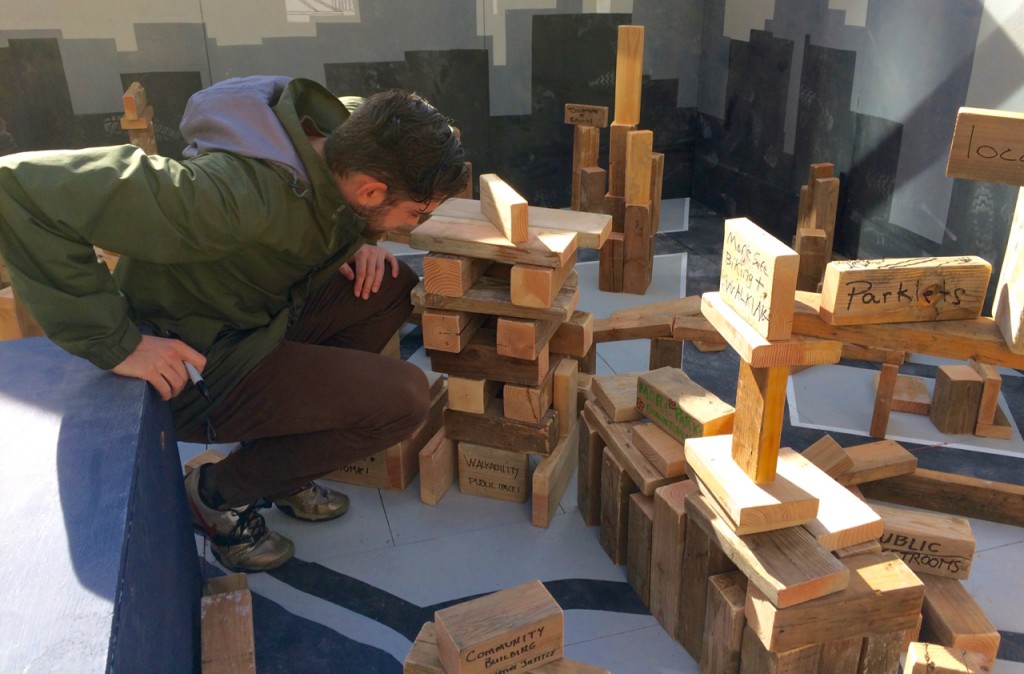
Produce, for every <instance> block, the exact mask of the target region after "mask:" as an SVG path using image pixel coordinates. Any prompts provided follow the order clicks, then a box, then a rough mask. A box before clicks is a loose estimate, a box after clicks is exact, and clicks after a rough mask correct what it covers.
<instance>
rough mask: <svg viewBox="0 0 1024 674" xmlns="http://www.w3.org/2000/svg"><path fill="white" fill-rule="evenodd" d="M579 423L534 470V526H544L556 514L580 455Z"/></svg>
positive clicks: (531, 511)
mask: <svg viewBox="0 0 1024 674" xmlns="http://www.w3.org/2000/svg"><path fill="white" fill-rule="evenodd" d="M579 444H580V424H579V423H574V424H573V425H572V429H571V430H570V431H569V432H568V433H567V434H565V435H564V436H562V437H561V438H560V439H559V440H558V444H557V445H555V448H554V449H553V450H551V454H549V455H548V456H546V457H544V458H543V459H541V461H540V463H538V464H537V467H536V468H535V469H534V470H533V498H532V499H531V503H530V522H531V523H532V524H533V526H535V527H543V528H545V529H546V528H547V527H548V525H550V524H551V519H552V518H553V517H554V516H555V511H556V510H557V509H558V504H559V502H561V500H562V496H563V495H564V494H565V489H566V487H568V486H569V480H570V478H572V475H573V472H574V471H575V470H576V465H577V463H578V458H579V451H578V448H579Z"/></svg>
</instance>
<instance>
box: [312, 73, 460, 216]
mask: <svg viewBox="0 0 1024 674" xmlns="http://www.w3.org/2000/svg"><path fill="white" fill-rule="evenodd" d="M324 156H325V158H326V159H327V165H328V166H329V167H330V168H331V171H333V172H334V173H335V175H338V176H344V175H345V174H346V173H349V172H359V173H365V174H366V175H368V176H371V177H373V178H376V179H377V180H380V181H381V182H382V183H384V184H385V185H387V186H388V197H389V201H395V200H399V199H409V200H411V201H417V202H420V203H424V204H425V203H427V202H429V201H432V200H434V199H440V200H444V199H447V198H448V197H451V196H453V195H455V194H458V193H459V192H461V191H462V190H463V188H464V187H465V185H466V182H467V180H468V179H469V176H468V170H467V169H466V164H465V161H466V158H465V152H464V151H463V149H462V143H460V142H459V139H458V138H456V136H455V132H454V131H453V129H452V127H451V124H450V123H449V121H448V119H447V118H445V117H444V116H443V115H442V114H441V113H439V112H438V111H437V110H436V109H435V108H434V106H432V105H431V104H430V103H428V102H427V101H426V100H425V99H423V98H421V97H420V96H418V95H416V94H414V93H408V92H405V91H400V90H397V89H392V90H390V91H385V92H382V93H379V94H374V95H373V96H370V97H369V98H367V99H366V101H365V102H364V103H363V104H362V105H360V106H359V107H358V108H356V109H355V110H354V111H353V112H352V115H351V116H350V117H349V118H348V119H346V120H345V121H344V122H343V123H342V124H341V125H340V126H338V128H336V129H335V130H334V131H332V132H331V135H330V136H328V137H327V141H326V143H325V144H324Z"/></svg>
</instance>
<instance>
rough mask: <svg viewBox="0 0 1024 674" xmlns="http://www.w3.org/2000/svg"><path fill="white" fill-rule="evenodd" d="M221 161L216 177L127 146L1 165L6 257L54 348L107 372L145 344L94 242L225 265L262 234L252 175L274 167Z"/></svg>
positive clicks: (0, 221) (155, 258)
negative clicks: (221, 258) (223, 259)
mask: <svg viewBox="0 0 1024 674" xmlns="http://www.w3.org/2000/svg"><path fill="white" fill-rule="evenodd" d="M213 161H214V162H219V163H218V164H217V170H207V169H208V167H209V166H210V163H209V162H203V161H198V160H197V161H195V162H186V163H182V162H176V161H174V160H171V159H167V158H165V157H160V156H156V155H146V154H145V153H143V152H142V151H141V150H138V149H137V148H134V147H133V146H130V145H124V146H117V147H106V148H89V149H85V150H74V151H61V152H31V153H23V154H17V155H9V156H7V157H2V158H0V254H2V255H3V257H4V260H5V262H6V263H7V266H8V267H9V269H10V273H11V282H12V284H13V285H14V289H15V291H16V293H17V295H18V298H19V300H21V301H22V302H24V303H25V305H26V306H27V307H28V308H29V309H30V310H31V312H32V314H33V315H34V317H35V319H36V320H37V321H38V322H39V324H40V325H41V326H42V328H43V329H44V330H45V331H46V334H47V335H48V336H49V337H50V338H51V339H53V341H54V342H56V343H57V344H59V345H60V346H61V347H63V348H64V349H65V350H67V351H69V352H70V353H73V354H75V355H77V356H81V357H83V358H86V359H88V360H90V361H91V362H93V363H94V364H95V365H97V366H98V367H101V368H104V369H110V368H112V367H114V366H115V365H117V364H118V363H120V362H121V361H122V360H124V359H125V358H126V357H127V356H128V355H130V354H131V353H132V351H134V349H135V347H136V346H137V345H138V343H139V341H140V339H141V337H140V335H139V332H138V330H137V329H136V327H135V325H134V324H133V323H132V322H131V320H130V319H129V307H128V304H127V302H126V301H125V299H124V297H123V296H122V295H121V293H119V292H118V289H117V286H116V284H115V282H114V280H113V279H112V278H111V276H110V274H109V272H108V271H107V269H106V266H105V265H104V264H102V263H100V262H97V260H96V255H95V253H94V251H93V245H96V246H99V247H101V248H105V249H108V250H111V251H113V252H116V253H119V254H121V255H128V256H130V257H137V258H139V259H143V260H149V261H152V262H162V263H174V262H186V261H204V260H211V259H217V258H218V257H219V256H222V255H225V254H227V253H228V252H230V251H232V250H237V248H238V247H239V246H242V245H245V242H246V241H247V240H250V239H251V238H252V237H255V236H258V234H259V230H260V228H262V227H265V226H266V222H267V220H268V218H267V216H266V214H265V213H266V211H265V209H263V207H262V204H263V199H262V194H263V192H262V191H261V189H260V179H261V176H259V175H255V174H254V172H256V173H258V172H259V171H260V170H265V171H268V172H272V171H273V169H270V168H262V169H261V168H260V167H259V166H253V164H252V163H251V162H250V163H249V164H246V163H244V162H231V157H230V156H221V157H219V158H215V159H214V160H213ZM225 169H226V170H225ZM250 188H253V189H250Z"/></svg>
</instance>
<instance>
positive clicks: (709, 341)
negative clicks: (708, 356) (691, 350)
mask: <svg viewBox="0 0 1024 674" xmlns="http://www.w3.org/2000/svg"><path fill="white" fill-rule="evenodd" d="M672 339H674V340H676V341H687V342H696V346H697V348H698V349H701V347H702V346H703V347H704V348H707V347H721V349H724V348H725V346H726V344H725V340H724V339H722V336H721V335H720V334H718V330H715V328H714V326H713V325H711V321H709V320H708V319H706V318H704V317H703V316H674V317H673V318H672ZM701 350H704V349H701Z"/></svg>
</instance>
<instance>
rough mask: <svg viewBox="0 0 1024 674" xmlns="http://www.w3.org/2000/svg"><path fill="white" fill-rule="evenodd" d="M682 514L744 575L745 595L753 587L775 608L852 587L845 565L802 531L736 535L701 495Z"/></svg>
mask: <svg viewBox="0 0 1024 674" xmlns="http://www.w3.org/2000/svg"><path fill="white" fill-rule="evenodd" d="M686 514H687V516H688V517H689V518H690V524H691V526H692V525H694V524H696V525H697V526H699V527H700V528H701V529H703V530H704V533H705V534H707V535H708V537H709V538H710V539H711V540H712V541H714V542H715V543H716V544H717V545H718V546H719V547H721V549H722V552H724V553H725V555H726V556H727V557H729V559H731V560H732V562H733V563H734V564H735V565H736V566H737V567H738V568H739V570H740V571H742V572H743V573H744V575H746V576H747V578H748V580H749V581H750V585H749V586H748V597H749V591H750V589H751V588H757V589H758V590H759V592H760V593H763V594H762V595H761V596H763V597H765V598H766V599H767V601H768V602H769V603H770V604H771V605H772V606H773V607H778V608H779V609H783V608H787V607H794V606H798V605H800V604H804V603H807V602H810V601H813V600H814V599H816V598H820V597H824V596H827V595H830V594H835V593H838V592H841V591H842V590H843V589H844V588H846V587H847V584H848V583H852V581H851V579H850V572H849V570H848V569H847V568H846V567H845V566H844V565H843V562H842V561H841V560H838V559H836V558H835V557H833V556H832V555H830V554H828V553H827V552H825V550H823V549H822V548H821V546H819V545H818V544H817V542H816V541H815V540H814V538H813V537H811V535H810V534H809V533H807V531H806V530H804V529H803V528H801V527H788V528H785V529H779V530H777V531H766V532H762V533H757V534H749V535H746V536H738V535H737V534H736V533H735V532H734V531H733V530H732V529H731V528H730V527H729V526H728V525H727V524H726V523H725V521H724V520H723V518H722V517H720V516H719V513H718V511H717V510H716V509H715V507H714V504H713V502H712V501H711V499H709V498H708V497H707V496H701V495H700V494H690V495H689V496H687V497H686ZM747 619H748V620H749V619H750V614H749V612H747ZM773 650H774V649H773Z"/></svg>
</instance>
